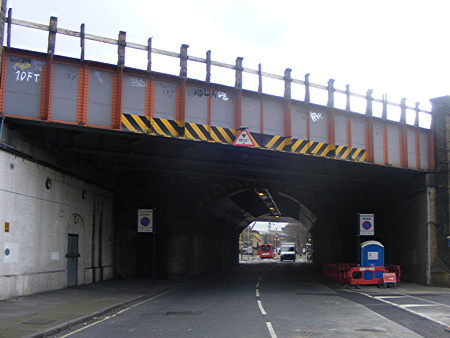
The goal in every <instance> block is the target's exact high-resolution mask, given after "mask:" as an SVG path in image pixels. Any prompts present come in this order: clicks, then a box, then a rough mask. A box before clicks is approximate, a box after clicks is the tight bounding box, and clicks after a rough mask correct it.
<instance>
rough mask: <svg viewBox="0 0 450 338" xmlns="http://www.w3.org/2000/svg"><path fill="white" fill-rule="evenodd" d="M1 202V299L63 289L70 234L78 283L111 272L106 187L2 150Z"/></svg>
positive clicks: (109, 205)
mask: <svg viewBox="0 0 450 338" xmlns="http://www.w3.org/2000/svg"><path fill="white" fill-rule="evenodd" d="M47 179H50V180H51V187H50V181H47ZM46 182H47V186H46ZM0 201H1V203H0V248H1V251H0V254H1V264H0V285H1V288H0V299H7V298H11V297H16V296H21V295H28V294H33V293H37V292H43V291H48V290H55V289H61V288H65V287H66V286H67V283H68V270H67V258H66V253H67V252H68V236H69V234H75V235H78V245H79V248H78V252H79V254H80V257H79V258H78V259H77V261H78V269H77V272H76V279H77V280H76V283H77V284H78V285H81V284H85V283H92V282H95V281H99V280H106V279H110V278H112V277H113V273H114V271H113V265H112V264H113V261H112V260H113V224H112V223H113V218H112V210H113V198H112V194H111V193H110V192H108V191H106V190H103V189H100V188H98V187H96V186H95V185H92V184H88V183H86V182H84V181H82V180H80V179H77V178H74V177H71V176H69V175H67V174H63V173H61V172H58V171H57V170H55V169H51V168H49V167H47V166H44V165H41V164H38V163H37V162H35V161H31V160H27V159H24V158H22V157H20V156H17V155H13V154H11V153H9V152H5V151H0Z"/></svg>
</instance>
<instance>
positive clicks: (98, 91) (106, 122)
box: [87, 69, 113, 127]
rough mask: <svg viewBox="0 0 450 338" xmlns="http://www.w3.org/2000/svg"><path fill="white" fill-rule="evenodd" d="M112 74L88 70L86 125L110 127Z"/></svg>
mask: <svg viewBox="0 0 450 338" xmlns="http://www.w3.org/2000/svg"><path fill="white" fill-rule="evenodd" d="M112 86H113V73H112V72H108V71H104V70H99V69H90V70H89V94H88V114H87V123H88V124H93V125H97V126H108V127H109V126H111V114H112Z"/></svg>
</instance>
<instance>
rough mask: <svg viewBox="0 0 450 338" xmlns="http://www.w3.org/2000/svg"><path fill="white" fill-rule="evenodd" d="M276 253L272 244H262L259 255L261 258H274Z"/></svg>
mask: <svg viewBox="0 0 450 338" xmlns="http://www.w3.org/2000/svg"><path fill="white" fill-rule="evenodd" d="M274 255H275V252H274V249H273V245H272V244H261V245H260V246H259V257H260V258H273V257H274Z"/></svg>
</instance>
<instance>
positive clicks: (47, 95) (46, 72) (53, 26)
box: [39, 16, 58, 120]
mask: <svg viewBox="0 0 450 338" xmlns="http://www.w3.org/2000/svg"><path fill="white" fill-rule="evenodd" d="M57 32H58V18H57V17H54V16H52V17H50V23H49V26H48V43H47V63H46V65H45V66H44V67H43V72H42V89H41V90H42V93H43V95H41V99H40V101H41V102H40V114H39V116H40V118H41V119H42V120H50V118H51V107H52V97H51V93H52V84H53V56H54V55H55V45H56V33H57Z"/></svg>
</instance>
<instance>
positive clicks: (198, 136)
mask: <svg viewBox="0 0 450 338" xmlns="http://www.w3.org/2000/svg"><path fill="white" fill-rule="evenodd" d="M236 135H237V132H236V131H235V130H233V129H228V128H221V127H213V126H208V125H201V124H196V123H189V122H186V125H185V137H186V138H187V139H190V140H195V141H208V142H214V143H222V144H233V142H234V140H235V138H236Z"/></svg>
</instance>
